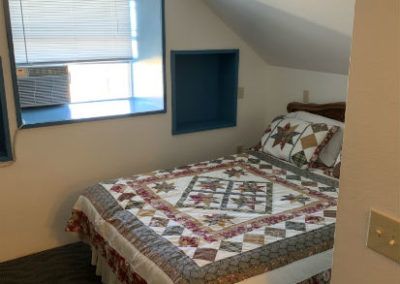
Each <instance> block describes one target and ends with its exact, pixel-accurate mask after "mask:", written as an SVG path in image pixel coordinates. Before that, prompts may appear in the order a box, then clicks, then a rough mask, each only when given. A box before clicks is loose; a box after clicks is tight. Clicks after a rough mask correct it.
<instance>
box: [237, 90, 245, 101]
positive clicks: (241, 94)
mask: <svg viewBox="0 0 400 284" xmlns="http://www.w3.org/2000/svg"><path fill="white" fill-rule="evenodd" d="M238 99H240V100H241V99H244V87H239V89H238Z"/></svg>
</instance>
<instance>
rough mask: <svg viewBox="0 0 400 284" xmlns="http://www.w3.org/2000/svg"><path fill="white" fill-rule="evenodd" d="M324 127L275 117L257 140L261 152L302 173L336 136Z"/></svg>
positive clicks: (318, 124)
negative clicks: (300, 170)
mask: <svg viewBox="0 0 400 284" xmlns="http://www.w3.org/2000/svg"><path fill="white" fill-rule="evenodd" d="M337 130H338V127H337V126H331V125H327V124H325V123H309V122H306V121H302V120H298V119H294V118H285V117H282V116H280V117H277V118H275V119H274V120H273V121H272V123H271V125H270V127H269V128H268V129H267V130H266V132H265V134H264V136H263V138H262V139H261V146H262V147H261V149H262V151H264V152H266V153H269V154H271V155H273V156H275V157H277V158H279V159H283V160H286V161H288V162H290V163H293V164H295V165H296V166H298V167H299V168H302V169H305V168H308V167H310V166H312V164H313V163H315V162H316V161H317V159H318V156H319V154H320V152H321V150H322V149H323V148H324V147H325V145H326V144H327V143H328V142H329V140H330V139H331V138H332V136H333V135H334V134H335V133H336V132H337Z"/></svg>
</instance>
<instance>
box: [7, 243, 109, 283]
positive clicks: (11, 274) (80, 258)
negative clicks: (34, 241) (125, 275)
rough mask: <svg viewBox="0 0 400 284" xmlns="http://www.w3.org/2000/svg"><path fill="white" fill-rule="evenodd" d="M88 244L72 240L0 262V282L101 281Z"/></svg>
mask: <svg viewBox="0 0 400 284" xmlns="http://www.w3.org/2000/svg"><path fill="white" fill-rule="evenodd" d="M90 260H91V253H90V248H89V246H87V245H85V244H83V243H76V244H72V245H68V246H64V247H60V248H56V249H52V250H48V251H44V252H41V253H38V254H35V255H30V256H27V257H23V258H19V259H16V260H12V261H8V262H3V263H0V283H1V284H101V280H100V277H97V276H96V274H95V270H96V269H95V267H93V266H91V265H90Z"/></svg>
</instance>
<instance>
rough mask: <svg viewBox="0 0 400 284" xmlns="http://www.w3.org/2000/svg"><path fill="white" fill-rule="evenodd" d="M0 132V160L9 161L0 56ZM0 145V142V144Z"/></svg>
mask: <svg viewBox="0 0 400 284" xmlns="http://www.w3.org/2000/svg"><path fill="white" fill-rule="evenodd" d="M0 132H2V133H3V135H4V141H2V144H4V147H5V150H4V151H2V152H0V162H9V161H12V160H13V154H12V149H11V138H10V128H9V125H8V112H7V99H6V91H5V84H4V73H3V63H2V60H1V57H0ZM0 145H1V144H0Z"/></svg>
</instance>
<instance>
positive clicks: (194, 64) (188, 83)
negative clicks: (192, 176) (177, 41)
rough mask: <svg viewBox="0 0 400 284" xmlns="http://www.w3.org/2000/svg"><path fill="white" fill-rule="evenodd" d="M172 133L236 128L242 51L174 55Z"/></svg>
mask: <svg viewBox="0 0 400 284" xmlns="http://www.w3.org/2000/svg"><path fill="white" fill-rule="evenodd" d="M171 60H172V62H171V68H172V111H173V115H172V117H173V128H172V133H173V134H174V135H175V134H183V133H190V132H196V131H203V130H210V129H217V128H223V127H233V126H236V116H237V89H238V73H239V50H237V49H234V50H199V51H172V54H171Z"/></svg>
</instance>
